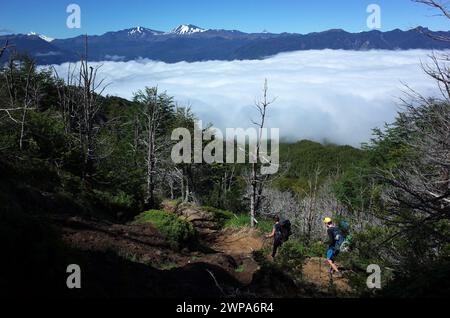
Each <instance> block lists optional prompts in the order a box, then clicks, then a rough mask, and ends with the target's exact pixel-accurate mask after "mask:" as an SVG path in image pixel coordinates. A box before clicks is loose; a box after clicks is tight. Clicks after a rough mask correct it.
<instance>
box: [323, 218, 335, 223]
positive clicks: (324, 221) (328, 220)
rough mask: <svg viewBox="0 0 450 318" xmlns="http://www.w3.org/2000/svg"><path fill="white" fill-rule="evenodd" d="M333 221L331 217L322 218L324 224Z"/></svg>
mask: <svg viewBox="0 0 450 318" xmlns="http://www.w3.org/2000/svg"><path fill="white" fill-rule="evenodd" d="M332 222H333V220H332V219H331V218H325V219H324V220H323V223H325V224H330V223H332Z"/></svg>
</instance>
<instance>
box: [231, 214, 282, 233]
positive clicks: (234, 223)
mask: <svg viewBox="0 0 450 318" xmlns="http://www.w3.org/2000/svg"><path fill="white" fill-rule="evenodd" d="M249 226H250V216H249V215H247V214H238V215H233V217H232V218H231V219H229V220H228V221H226V222H225V225H224V227H225V228H232V229H242V228H245V227H249ZM257 227H258V228H259V229H261V231H263V232H265V233H270V232H272V229H273V221H271V220H268V219H261V218H260V219H258V225H257Z"/></svg>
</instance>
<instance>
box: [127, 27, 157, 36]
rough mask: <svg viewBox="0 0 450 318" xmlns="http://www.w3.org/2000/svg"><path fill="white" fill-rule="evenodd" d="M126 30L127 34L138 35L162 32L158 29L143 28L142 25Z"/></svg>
mask: <svg viewBox="0 0 450 318" xmlns="http://www.w3.org/2000/svg"><path fill="white" fill-rule="evenodd" d="M127 31H128V35H129V36H140V35H148V34H151V35H159V34H162V33H163V32H160V31H155V30H151V29H148V28H144V27H141V26H138V27H135V28H132V29H129V30H127Z"/></svg>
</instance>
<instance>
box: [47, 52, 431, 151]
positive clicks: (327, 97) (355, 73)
mask: <svg viewBox="0 0 450 318" xmlns="http://www.w3.org/2000/svg"><path fill="white" fill-rule="evenodd" d="M431 53H432V52H431V51H425V50H410V51H340V50H339V51H333V50H318V51H300V52H292V53H283V54H279V55H276V56H274V57H270V58H267V59H264V60H246V61H231V62H228V61H207V62H195V63H186V62H181V63H176V64H166V63H162V62H155V61H150V60H144V59H143V60H137V61H130V62H120V61H117V62H111V61H109V62H103V63H93V64H97V65H101V68H100V71H99V77H102V78H105V82H107V83H109V84H110V85H109V86H108V88H107V90H106V92H105V93H107V94H110V95H118V96H120V97H124V98H132V92H136V91H137V90H139V89H142V88H144V87H145V86H158V87H159V89H160V91H167V93H168V94H169V95H171V96H174V98H175V100H176V102H177V103H178V105H179V106H191V107H192V110H193V111H194V113H195V114H196V115H197V116H198V118H199V119H201V120H203V121H204V122H211V123H213V124H214V125H215V126H216V127H218V128H221V129H224V128H228V127H230V128H237V127H242V128H247V127H251V125H252V124H251V122H252V119H256V118H257V111H256V109H255V107H254V104H255V101H256V100H257V99H258V98H259V97H260V96H261V94H262V88H263V84H264V79H265V78H267V79H268V82H269V90H270V95H271V96H272V97H276V101H275V103H274V104H273V105H272V106H271V108H270V109H269V118H268V125H269V126H270V127H272V128H280V134H281V136H282V137H283V138H285V139H289V140H291V141H292V140H299V139H312V140H315V141H324V140H327V141H329V142H334V143H339V144H350V145H353V146H359V145H360V143H362V142H366V141H368V140H369V139H370V137H371V131H372V129H373V128H375V127H381V126H383V125H384V123H385V122H391V121H392V120H393V119H394V118H395V116H396V114H397V112H398V111H399V110H400V107H401V104H400V101H399V98H400V97H403V96H404V95H403V93H402V91H403V90H405V86H404V84H408V85H409V86H410V87H411V88H413V89H415V90H417V91H418V92H420V93H422V94H424V95H426V96H434V95H437V94H438V93H439V92H438V90H437V87H436V84H435V83H434V82H433V81H432V80H430V79H429V78H428V77H427V76H426V75H425V74H424V72H423V70H422V68H421V63H427V62H429V57H428V56H429V55H430V54H431ZM91 65H92V64H91ZM93 66H94V65H93ZM55 67H56V69H57V71H58V73H59V74H60V75H62V76H64V74H65V73H66V72H67V70H68V64H62V65H58V66H55Z"/></svg>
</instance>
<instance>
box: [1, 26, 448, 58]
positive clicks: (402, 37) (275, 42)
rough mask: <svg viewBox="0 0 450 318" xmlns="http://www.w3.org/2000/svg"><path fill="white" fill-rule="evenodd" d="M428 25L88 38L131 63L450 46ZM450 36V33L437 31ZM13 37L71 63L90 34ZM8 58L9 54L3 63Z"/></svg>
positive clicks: (185, 29) (190, 29)
mask: <svg viewBox="0 0 450 318" xmlns="http://www.w3.org/2000/svg"><path fill="white" fill-rule="evenodd" d="M430 34H432V32H431V31H430V30H428V29H426V28H422V27H419V28H416V29H412V30H408V31H402V30H398V29H396V30H392V31H389V32H380V31H369V32H361V33H349V32H346V31H344V30H328V31H324V32H317V33H310V34H306V35H302V34H294V33H281V34H273V33H267V32H263V33H244V32H240V31H236V30H206V29H203V28H200V27H197V26H195V25H191V24H185V25H180V26H179V27H177V28H175V29H174V30H173V31H172V32H162V31H156V30H152V29H148V28H144V27H136V28H130V29H125V30H121V31H117V32H108V33H105V34H103V35H100V36H97V35H94V36H88V43H89V59H90V60H92V61H108V60H112V61H117V60H120V61H129V60H134V59H139V58H147V59H152V60H158V61H163V62H168V63H175V62H180V61H187V62H195V61H206V60H226V61H229V60H236V59H237V60H243V59H263V58H265V57H268V56H271V55H275V54H278V53H282V52H291V51H297V50H322V49H334V50H358V51H359V50H371V49H381V50H409V49H435V50H443V49H450V43H448V42H440V41H436V40H434V39H433V37H431V36H430ZM433 34H434V35H438V36H441V37H450V32H434V33H433ZM6 40H9V41H10V43H12V44H14V45H15V49H16V50H17V51H18V52H20V53H26V54H29V55H30V56H32V57H33V58H35V59H36V60H37V62H38V64H57V63H62V62H72V61H75V60H77V59H78V56H79V54H80V53H81V52H84V43H85V37H84V36H78V37H75V38H69V39H62V40H58V39H55V40H52V41H49V40H50V39H49V38H44V37H42V36H40V35H38V34H30V35H7V36H0V43H2V42H5V41H6ZM6 59H7V55H5V56H4V57H3V59H2V61H5V60H6Z"/></svg>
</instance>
